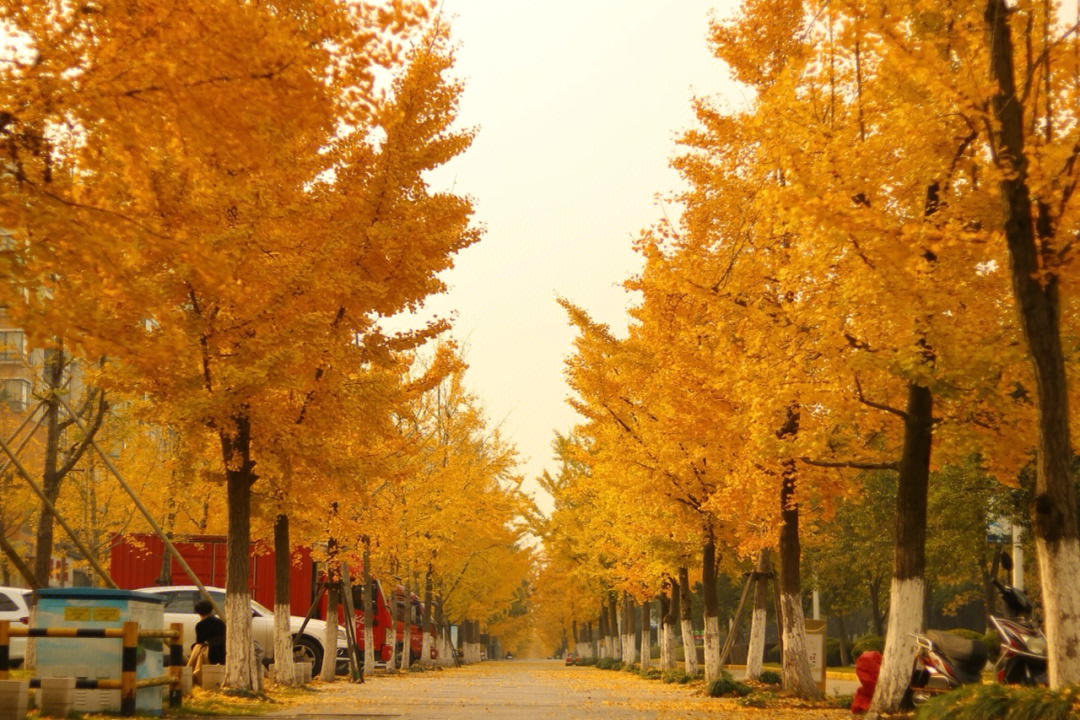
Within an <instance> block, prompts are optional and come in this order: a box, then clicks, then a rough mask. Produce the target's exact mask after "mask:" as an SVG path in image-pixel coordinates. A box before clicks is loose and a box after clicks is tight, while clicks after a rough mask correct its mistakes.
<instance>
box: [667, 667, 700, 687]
mask: <svg viewBox="0 0 1080 720" xmlns="http://www.w3.org/2000/svg"><path fill="white" fill-rule="evenodd" d="M662 679H663V681H664V682H666V683H676V684H678V685H685V684H686V683H688V682H690V681H691V680H693V679H694V676H693V675H687V674H686V673H685V672H683V671H682V670H668V671H667V672H665V673H664V674H663V676H662Z"/></svg>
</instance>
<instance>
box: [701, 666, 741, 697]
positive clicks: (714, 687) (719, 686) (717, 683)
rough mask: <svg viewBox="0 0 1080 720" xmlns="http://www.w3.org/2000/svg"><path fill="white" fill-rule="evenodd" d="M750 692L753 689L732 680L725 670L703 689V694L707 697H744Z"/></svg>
mask: <svg viewBox="0 0 1080 720" xmlns="http://www.w3.org/2000/svg"><path fill="white" fill-rule="evenodd" d="M751 692H753V688H751V687H750V686H749V685H747V684H745V683H741V682H739V681H738V680H736V679H735V678H733V677H732V676H731V673H729V672H728V671H727V670H722V671H721V672H720V677H718V678H717V679H716V680H713V681H712V682H711V683H709V685H708V687H706V688H705V694H706V695H708V696H709V697H746V696H747V695H749V694H750V693H751Z"/></svg>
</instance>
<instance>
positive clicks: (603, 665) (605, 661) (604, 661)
mask: <svg viewBox="0 0 1080 720" xmlns="http://www.w3.org/2000/svg"><path fill="white" fill-rule="evenodd" d="M614 662H615V661H614V660H613V659H611V658H609V657H605V658H600V659H599V660H597V661H596V667H598V668H600V669H601V670H610V669H611V665H612V664H613V663H614Z"/></svg>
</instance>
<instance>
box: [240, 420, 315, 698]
mask: <svg viewBox="0 0 1080 720" xmlns="http://www.w3.org/2000/svg"><path fill="white" fill-rule="evenodd" d="M233 421H234V422H235V428H234V429H233V430H232V431H231V432H230V431H225V430H222V431H221V432H220V433H219V438H220V440H221V451H222V453H221V454H222V460H224V464H225V477H226V486H227V493H228V538H227V540H226V547H225V646H226V648H227V652H226V654H225V685H226V686H227V687H230V688H236V689H238V690H248V691H255V690H257V689H258V673H257V672H256V668H255V648H254V641H253V639H252V636H251V592H250V590H249V589H248V580H249V578H250V577H251V486H252V484H253V483H254V482H255V480H256V478H257V476H256V475H255V463H254V462H253V461H252V460H251V424H250V421H249V420H248V418H247V417H246V416H245V415H238V416H236V417H235V418H234V419H233ZM334 647H336V644H335V645H334ZM331 663H333V659H332V653H331Z"/></svg>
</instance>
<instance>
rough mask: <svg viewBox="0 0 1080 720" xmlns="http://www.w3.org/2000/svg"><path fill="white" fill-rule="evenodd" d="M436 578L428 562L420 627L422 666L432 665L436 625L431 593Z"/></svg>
mask: <svg viewBox="0 0 1080 720" xmlns="http://www.w3.org/2000/svg"><path fill="white" fill-rule="evenodd" d="M433 583H434V580H433V579H432V577H431V563H428V566H427V574H426V575H425V577H424V622H423V624H422V625H421V627H420V631H421V632H422V633H423V640H422V642H421V650H420V665H421V666H422V667H431V636H432V635H434V634H435V627H434V625H433V623H432V612H431V611H432V607H431V593H432V589H433V587H432V584H433Z"/></svg>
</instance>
